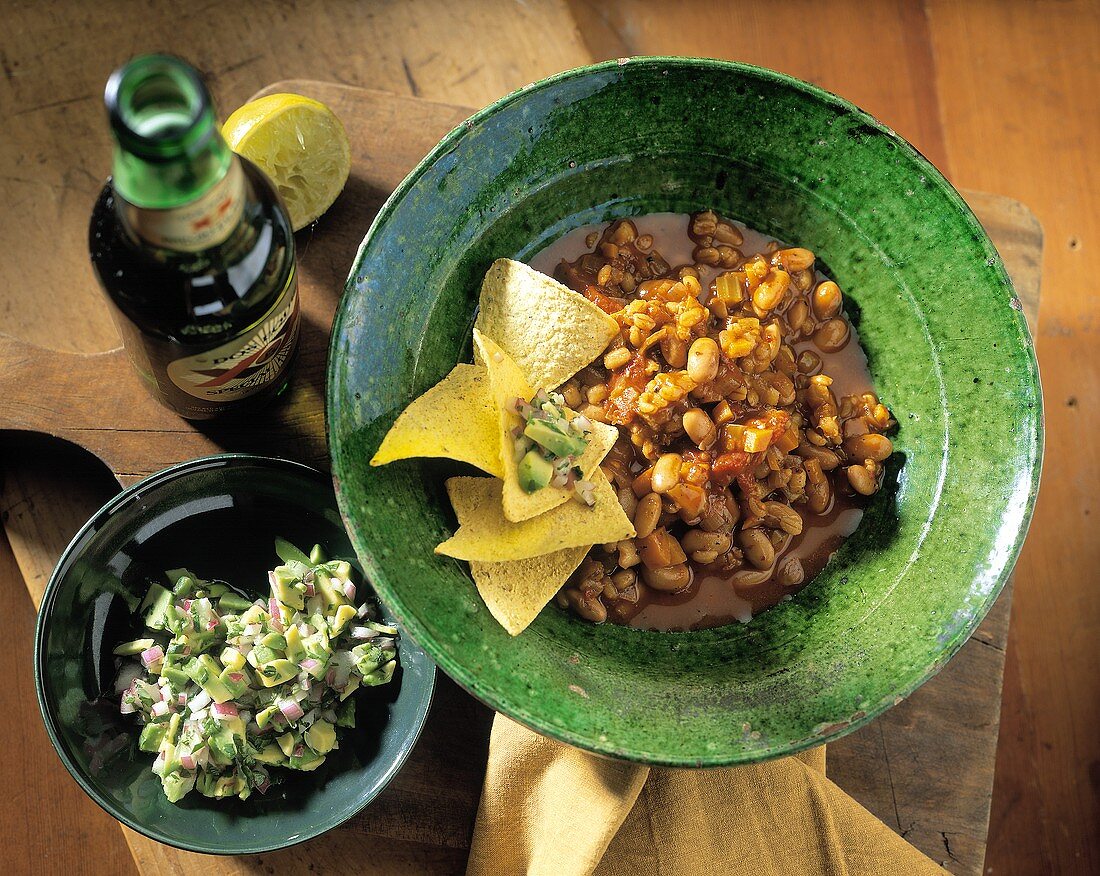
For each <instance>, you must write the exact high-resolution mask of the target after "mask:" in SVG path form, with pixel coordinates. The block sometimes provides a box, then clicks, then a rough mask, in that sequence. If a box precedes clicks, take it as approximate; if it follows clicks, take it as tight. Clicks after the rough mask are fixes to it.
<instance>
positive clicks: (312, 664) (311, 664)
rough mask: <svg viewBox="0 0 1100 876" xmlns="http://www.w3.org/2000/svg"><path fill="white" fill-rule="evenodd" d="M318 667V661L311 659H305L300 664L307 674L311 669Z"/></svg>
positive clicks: (319, 663)
mask: <svg viewBox="0 0 1100 876" xmlns="http://www.w3.org/2000/svg"><path fill="white" fill-rule="evenodd" d="M320 665H321V661H320V660H314V659H313V658H312V657H307V658H306V659H305V660H303V661H302V663H301V667H302V669H304V670H306V672H309V671H311V670H313V669H316V668H317V667H318V666H320Z"/></svg>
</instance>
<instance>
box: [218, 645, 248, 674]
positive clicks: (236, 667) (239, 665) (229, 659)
mask: <svg viewBox="0 0 1100 876" xmlns="http://www.w3.org/2000/svg"><path fill="white" fill-rule="evenodd" d="M220 659H221V661H222V666H224V667H225V668H226V669H232V670H233V671H234V672H240V671H241V670H242V669H244V663H245V661H244V654H242V653H241V652H240V651H238V650H237V649H236V648H234V647H232V646H231V645H230V646H228V647H226V648H225V650H223V651H222V653H221V658H220Z"/></svg>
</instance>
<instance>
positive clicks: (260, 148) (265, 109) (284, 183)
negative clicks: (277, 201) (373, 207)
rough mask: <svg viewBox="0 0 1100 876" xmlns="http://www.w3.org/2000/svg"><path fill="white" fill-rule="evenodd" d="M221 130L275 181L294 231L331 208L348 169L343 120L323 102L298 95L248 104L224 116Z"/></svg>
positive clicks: (231, 144) (235, 148) (276, 96)
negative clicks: (227, 116) (226, 116)
mask: <svg viewBox="0 0 1100 876" xmlns="http://www.w3.org/2000/svg"><path fill="white" fill-rule="evenodd" d="M222 134H223V135H224V136H225V139H226V141H227V142H228V143H229V147H230V148H231V149H232V150H233V151H234V152H236V153H238V154H240V155H243V156H244V157H245V158H247V159H249V160H250V161H252V162H254V163H255V164H257V165H259V167H260V168H261V169H262V170H263V171H264V172H265V173H266V174H267V175H268V176H269V177H271V179H272V180H273V181H274V182H275V185H276V186H277V187H278V189H279V194H280V195H282V198H283V202H284V203H285V204H286V208H287V212H288V213H289V214H290V221H291V224H292V225H293V226H294V230H295V231H298V230H299V229H301V228H304V227H305V226H307V225H309V224H310V223H311V222H313V221H315V220H316V219H317V218H318V217H319V216H320V215H321V214H322V213H324V212H325V210H327V209H328V208H329V207H331V206H332V202H333V201H335V200H336V196H337V195H339V194H340V192H341V190H342V189H343V188H344V183H346V182H347V180H348V173H349V172H350V171H351V144H350V143H349V142H348V134H347V131H345V130H344V126H343V124H342V123H341V122H340V120H339V119H338V118H337V117H336V114H335V113H333V111H332V110H330V109H329V108H328V107H327V106H325V105H324V104H323V103H321V102H320V101H316V100H312V99H311V98H308V97H303V96H302V95H300V94H269V95H267V97H261V98H260V99H259V100H254V101H252V102H250V103H246V104H245V105H244V106H242V107H241V108H240V109H238V110H237V111H236V112H235V113H233V115H231V116H230V117H229V118H228V119H226V120H225V124H224V125H223V126H222Z"/></svg>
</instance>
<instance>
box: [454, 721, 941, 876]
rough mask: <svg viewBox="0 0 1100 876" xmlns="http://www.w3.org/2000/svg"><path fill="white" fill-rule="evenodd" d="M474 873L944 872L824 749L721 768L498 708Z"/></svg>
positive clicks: (793, 875)
mask: <svg viewBox="0 0 1100 876" xmlns="http://www.w3.org/2000/svg"><path fill="white" fill-rule="evenodd" d="M466 872H467V876H512V874H530V876H586V874H597V876H665V874H670V876H672V874H675V876H695V874H707V876H710V874H723V876H739V874H746V876H748V874H751V876H769V874H776V876H801V874H806V876H813V874H827V876H861V874H867V876H872V874H873V876H923V874H931V873H936V874H941V876H942V874H943V873H944V872H946V871H944V870H943V869H942V868H940V867H939V866H938V865H937V864H935V863H933V862H932V861H931V860H930V859H929V858H927V857H925V856H924V855H922V854H921V853H920V852H918V851H917V850H916V849H915V848H913V847H912V846H911V845H909V844H908V843H907V842H905V840H903V839H902V838H901V837H899V836H898V835H897V834H896V833H894V832H893V831H892V830H890V829H889V828H888V827H886V825H884V824H883V823H882V822H881V821H879V820H878V819H876V818H875V817H874V816H873V815H871V813H870V812H868V811H867V810H866V809H864V808H863V807H862V806H860V805H859V804H858V803H856V801H855V800H853V799H852V798H851V797H849V796H848V795H847V794H845V793H844V792H843V791H842V790H840V788H838V787H837V786H836V785H834V784H833V783H832V782H831V781H829V780H828V779H827V778H825V749H824V747H821V748H815V749H812V750H810V751H806V752H803V753H802V754H799V755H797V756H795V757H786V758H782V759H780V760H774V761H769V762H768V763H763V764H754V765H749V766H740V767H729V768H726V769H717V770H679V769H665V768H656V767H655V768H649V767H644V766H638V765H636V764H629V763H622V762H620V761H612V760H607V759H605V758H600V757H596V756H595V755H591V754H588V753H587V752H583V751H580V750H579V749H576V748H571V747H569V746H567V745H563V744H561V743H560V742H555V741H554V740H552V739H547V738H545V737H543V736H539V735H538V734H536V733H533V732H531V731H530V730H528V729H527V728H525V727H522V726H520V725H519V724H517V723H515V722H514V721H511V720H510V719H508V718H505V717H504V716H503V715H497V716H496V719H495V721H494V723H493V732H492V736H491V738H490V741H489V765H488V769H487V771H486V774H485V785H484V787H483V789H482V793H481V804H480V806H479V807H478V812H477V822H476V825H475V827H474V838H473V845H472V848H471V849H470V861H469V865H468V869H467V871H466Z"/></svg>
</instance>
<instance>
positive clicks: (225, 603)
mask: <svg viewBox="0 0 1100 876" xmlns="http://www.w3.org/2000/svg"><path fill="white" fill-rule="evenodd" d="M251 605H252V603H251V602H250V601H249V600H247V599H245V598H244V597H243V596H238V595H237V594H236V593H233V592H232V591H227V592H225V593H223V594H222V595H221V596H219V597H218V609H219V610H220V611H221V612H222V613H225V612H230V611H233V612H240V611H247V610H248V609H249V607H250V606H251Z"/></svg>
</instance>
